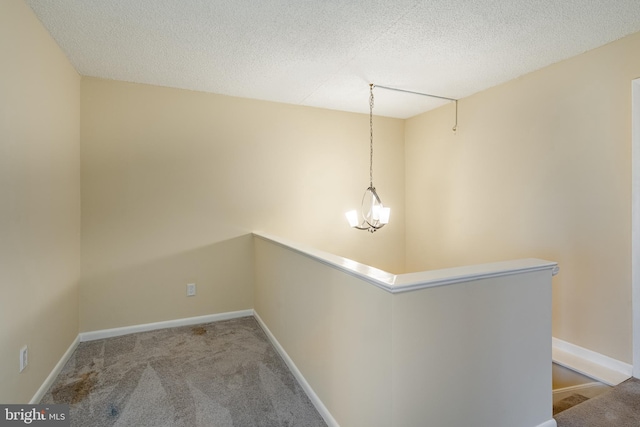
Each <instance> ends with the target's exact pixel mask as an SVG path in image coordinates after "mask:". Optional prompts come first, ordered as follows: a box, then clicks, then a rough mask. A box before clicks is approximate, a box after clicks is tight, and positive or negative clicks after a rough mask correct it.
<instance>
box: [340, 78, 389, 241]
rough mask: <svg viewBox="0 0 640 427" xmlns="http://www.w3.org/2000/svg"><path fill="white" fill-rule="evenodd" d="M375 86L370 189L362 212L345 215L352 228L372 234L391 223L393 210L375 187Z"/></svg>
mask: <svg viewBox="0 0 640 427" xmlns="http://www.w3.org/2000/svg"><path fill="white" fill-rule="evenodd" d="M373 86H374V85H373V83H371V84H369V188H367V189H366V190H365V192H364V195H363V196H362V205H361V207H360V212H359V213H358V211H357V210H355V209H354V210H351V211H349V212H347V213H346V214H345V215H346V217H347V220H348V221H349V225H350V226H351V227H353V228H357V229H358V230H367V231H368V232H370V233H375V232H376V231H378V230H379V229H381V228H382V227H384V226H385V224H387V223H389V215H390V214H391V209H390V208H388V207H385V206H384V205H383V204H382V201H381V200H380V197H379V196H378V193H377V192H376V188H375V187H374V186H373Z"/></svg>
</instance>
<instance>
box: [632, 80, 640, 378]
mask: <svg viewBox="0 0 640 427" xmlns="http://www.w3.org/2000/svg"><path fill="white" fill-rule="evenodd" d="M631 135H632V136H631V141H632V142H631V306H632V313H633V314H632V317H633V323H632V329H633V332H632V336H633V366H634V368H633V376H634V377H636V378H640V79H635V80H633V81H632V82H631Z"/></svg>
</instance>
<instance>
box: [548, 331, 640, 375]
mask: <svg viewBox="0 0 640 427" xmlns="http://www.w3.org/2000/svg"><path fill="white" fill-rule="evenodd" d="M552 359H553V361H554V362H555V363H557V364H558V365H562V366H564V367H567V368H569V369H572V370H574V371H576V372H579V373H581V374H583V375H586V376H588V377H590V378H593V379H596V380H598V381H600V382H603V383H605V384H607V385H611V386H614V385H618V384H620V383H621V382H623V381H625V380H627V379H629V378H630V377H631V374H632V370H633V368H632V366H631V365H629V364H628V363H624V362H621V361H619V360H616V359H613V358H611V357H609V356H605V355H604V354H600V353H596V352H595V351H592V350H588V349H586V348H583V347H580V346H577V345H575V344H571V343H568V342H566V341H563V340H561V339H558V338H552Z"/></svg>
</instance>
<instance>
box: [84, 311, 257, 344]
mask: <svg viewBox="0 0 640 427" xmlns="http://www.w3.org/2000/svg"><path fill="white" fill-rule="evenodd" d="M248 316H253V309H250V310H241V311H231V312H228V313H218V314H209V315H206V316H197V317H187V318H184V319H175V320H165V321H163V322H155V323H145V324H142V325H132V326H124V327H122V328H113V329H102V330H99V331H91V332H80V334H79V337H80V342H86V341H94V340H100V339H103V338H112V337H119V336H121V335H129V334H135V333H137V332H147V331H155V330H157V329H165V328H176V327H179V326H191V325H199V324H201V323H210V322H218V321H220V320H229V319H237V318H239V317H248Z"/></svg>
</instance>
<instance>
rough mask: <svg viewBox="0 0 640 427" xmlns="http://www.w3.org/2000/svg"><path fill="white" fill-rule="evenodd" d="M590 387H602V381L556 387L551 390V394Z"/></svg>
mask: <svg viewBox="0 0 640 427" xmlns="http://www.w3.org/2000/svg"><path fill="white" fill-rule="evenodd" d="M592 387H602V383H601V382H592V383H586V384H578V385H572V386H569V387H563V388H557V389H555V390H553V395H554V396H555V395H556V394H560V393H567V392H577V391H580V390H585V389H587V388H592Z"/></svg>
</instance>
